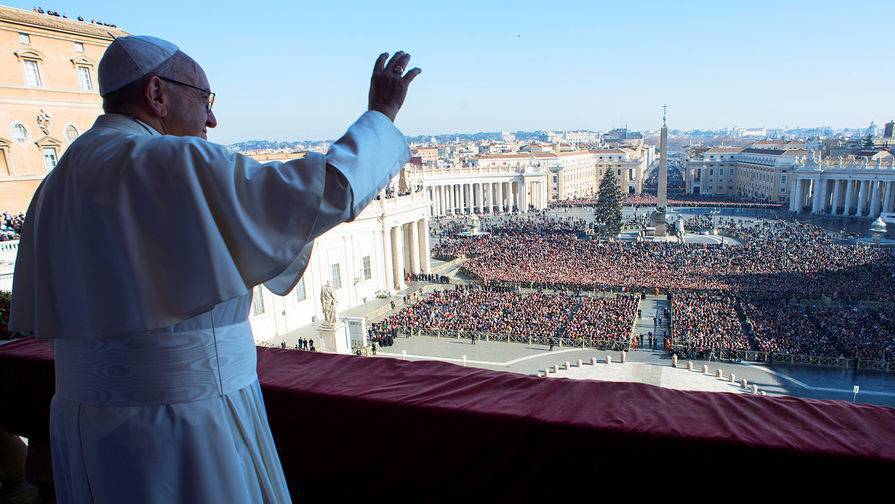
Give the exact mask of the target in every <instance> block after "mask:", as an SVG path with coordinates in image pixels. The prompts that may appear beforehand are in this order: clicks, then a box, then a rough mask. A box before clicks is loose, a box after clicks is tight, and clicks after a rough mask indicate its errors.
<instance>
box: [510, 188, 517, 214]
mask: <svg viewBox="0 0 895 504" xmlns="http://www.w3.org/2000/svg"><path fill="white" fill-rule="evenodd" d="M518 191H519V182H510V210H512V209H513V207H514V206H516V201H517V198H518V196H517V194H518Z"/></svg>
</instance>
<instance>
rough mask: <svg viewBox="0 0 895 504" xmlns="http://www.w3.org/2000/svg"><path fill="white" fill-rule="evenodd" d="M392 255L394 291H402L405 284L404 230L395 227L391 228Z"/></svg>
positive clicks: (405, 286) (400, 227)
mask: <svg viewBox="0 0 895 504" xmlns="http://www.w3.org/2000/svg"><path fill="white" fill-rule="evenodd" d="M392 244H393V247H392V248H393V249H394V252H393V255H392V261H393V262H392V264H393V266H394V268H395V290H399V291H400V290H404V289H406V288H407V284H406V283H405V282H404V228H403V227H402V226H395V227H393V228H392Z"/></svg>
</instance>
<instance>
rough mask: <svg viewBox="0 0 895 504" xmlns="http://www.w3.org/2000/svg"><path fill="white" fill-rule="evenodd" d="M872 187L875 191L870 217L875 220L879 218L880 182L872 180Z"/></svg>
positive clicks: (872, 193)
mask: <svg viewBox="0 0 895 504" xmlns="http://www.w3.org/2000/svg"><path fill="white" fill-rule="evenodd" d="M870 186H871V187H872V188H873V191H872V192H871V195H870V214H868V217H870V218H871V219H875V218H877V217H879V182H878V181H876V180H871V181H870Z"/></svg>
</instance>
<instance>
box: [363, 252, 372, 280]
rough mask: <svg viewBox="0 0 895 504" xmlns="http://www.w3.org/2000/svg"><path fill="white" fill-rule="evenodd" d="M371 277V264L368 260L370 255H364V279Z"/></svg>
mask: <svg viewBox="0 0 895 504" xmlns="http://www.w3.org/2000/svg"><path fill="white" fill-rule="evenodd" d="M371 278H373V265H372V264H371V261H370V256H364V280H369V279H371Z"/></svg>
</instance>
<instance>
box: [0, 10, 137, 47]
mask: <svg viewBox="0 0 895 504" xmlns="http://www.w3.org/2000/svg"><path fill="white" fill-rule="evenodd" d="M0 22H7V23H11V24H17V25H22V26H32V27H36V28H48V29H51V30H58V31H64V32H69V33H76V34H79V35H90V36H93V37H99V38H103V39H106V40H113V39H115V38H116V37H122V36H125V35H128V33H127V32H126V31H124V30H122V29H120V28H113V27H111V26H106V25H101V24H95V23H91V22H90V21H78V20H77V19H71V18H63V17H59V16H52V15H49V14H41V13H38V12H34V11H26V10H22V9H16V8H13V7H6V6H2V5H0Z"/></svg>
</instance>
